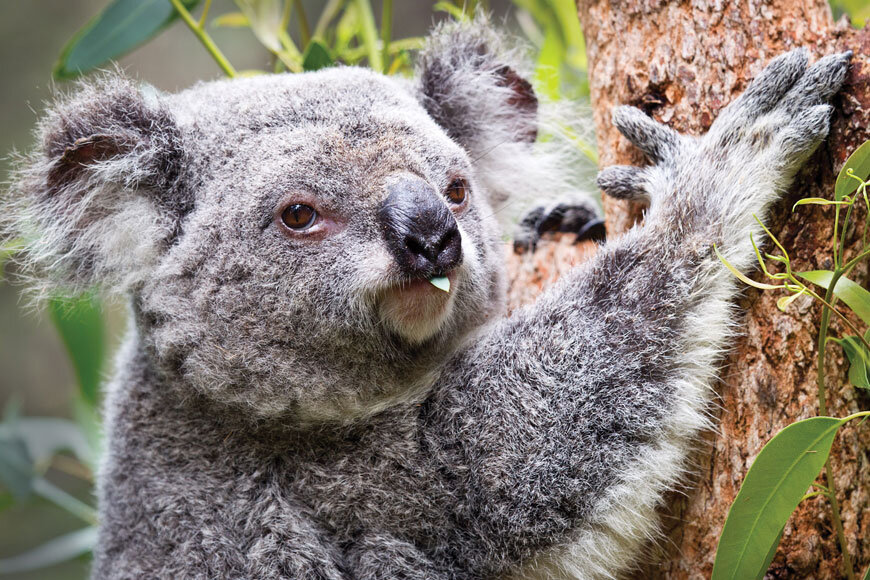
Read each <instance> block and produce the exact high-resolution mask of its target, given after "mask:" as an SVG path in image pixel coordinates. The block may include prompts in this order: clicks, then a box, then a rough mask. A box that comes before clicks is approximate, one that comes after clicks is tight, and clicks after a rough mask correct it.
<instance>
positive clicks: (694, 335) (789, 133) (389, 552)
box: [4, 19, 849, 580]
mask: <svg viewBox="0 0 870 580" xmlns="http://www.w3.org/2000/svg"><path fill="white" fill-rule="evenodd" d="M510 58H511V57H510V56H509V53H506V52H503V51H502V50H501V49H500V48H499V47H498V46H497V43H495V42H494V41H493V33H492V32H491V31H490V30H489V29H488V27H487V24H486V23H485V21H483V20H481V19H478V20H477V21H475V22H473V23H470V24H462V25H459V24H453V25H448V26H444V27H441V28H440V29H438V30H436V32H435V33H434V36H433V39H432V40H431V41H430V43H429V48H428V49H427V50H426V51H425V52H424V54H423V56H422V57H421V61H420V70H419V72H418V76H417V81H416V82H415V83H412V84H409V83H406V82H404V81H398V80H394V79H389V78H385V77H383V76H380V75H377V74H374V73H372V72H367V71H365V70H357V69H352V68H336V69H330V70H325V71H321V72H317V73H310V74H304V75H276V76H268V77H258V78H249V79H244V80H232V81H217V82H212V83H205V84H201V85H198V86H196V87H194V88H192V89H190V90H187V91H184V92H181V93H179V94H175V95H160V94H156V93H154V92H153V91H145V92H143V91H142V90H141V89H140V88H138V87H137V86H136V85H134V84H133V83H131V82H130V81H128V80H126V79H124V78H123V77H121V76H119V75H116V74H115V75H108V76H105V77H103V78H100V79H97V80H93V81H90V82H87V83H85V84H83V85H82V86H81V88H80V89H79V90H78V92H77V93H75V94H74V95H73V96H72V97H69V98H65V99H63V100H61V101H60V102H58V103H57V104H56V106H55V107H54V108H53V109H52V110H50V111H49V113H48V115H47V116H46V118H45V120H44V121H43V122H42V123H41V125H40V128H39V134H40V138H41V140H42V142H41V146H40V148H39V149H38V150H37V151H36V152H35V153H33V154H32V156H31V157H29V158H28V159H27V160H25V161H24V162H23V164H22V166H21V169H20V171H19V173H18V174H17V178H16V182H15V184H14V186H13V188H12V190H11V192H10V194H9V195H8V196H7V198H6V200H5V202H4V209H5V211H6V213H7V214H8V215H10V216H12V217H11V218H9V219H10V224H8V225H11V226H12V228H13V229H14V231H15V232H16V233H19V234H21V235H24V236H26V237H27V238H28V239H29V240H30V242H29V251H28V254H27V257H26V258H25V260H27V262H26V263H25V264H24V265H25V266H27V267H30V268H31V272H32V275H33V276H34V277H36V278H39V279H41V282H40V283H41V284H42V287H43V288H53V287H56V286H61V287H66V288H72V289H81V288H86V287H89V286H91V285H93V284H100V285H101V286H103V287H104V288H107V289H109V290H112V291H114V292H120V293H126V294H127V295H128V296H129V298H130V313H131V320H132V324H131V329H130V332H129V336H128V337H127V340H126V343H125V345H124V347H123V348H122V350H121V352H120V354H119V356H118V360H117V371H116V373H115V376H114V378H113V380H112V381H111V383H110V384H109V387H108V394H107V401H106V408H105V420H106V429H107V439H108V451H107V453H106V456H105V458H104V461H103V464H102V469H101V471H100V474H99V501H100V538H99V546H98V548H97V550H96V555H95V563H94V576H95V577H97V578H153V577H156V578H252V579H253V578H306V579H307V578H317V579H328V580H339V579H357V580H374V579H387V578H399V579H401V578H408V579H410V578H427V579H428V578H431V579H444V580H447V579H465V578H492V577H505V576H510V575H513V576H516V577H525V578H528V577H533V576H536V577H541V578H545V577H546V578H555V577H572V578H611V577H614V576H617V575H619V574H620V572H621V571H623V570H625V569H626V568H627V567H629V566H630V565H631V564H632V563H633V561H634V559H635V558H636V556H637V554H638V551H639V549H640V547H641V546H642V545H643V543H644V542H645V541H646V540H647V539H648V538H649V537H650V536H651V535H653V533H654V531H655V513H654V512H655V507H656V505H657V504H658V503H659V502H660V500H661V496H662V493H663V492H664V491H665V490H666V489H668V488H670V487H672V486H673V485H675V484H676V482H677V481H678V478H679V476H680V473H681V469H682V468H683V464H684V460H685V456H686V453H687V450H688V449H689V447H690V446H691V442H692V440H693V438H694V437H695V436H696V435H697V433H698V431H699V429H702V428H703V427H704V426H705V424H706V420H705V416H704V410H705V405H706V404H707V402H708V400H709V391H710V388H709V386H710V383H711V381H712V380H713V378H714V376H715V368H716V367H715V365H716V362H717V360H718V358H719V356H720V354H721V352H722V350H723V349H724V348H725V347H726V345H727V337H728V335H729V324H730V321H731V320H733V315H732V314H731V311H730V304H731V299H732V297H733V295H734V293H735V287H734V284H733V283H732V279H731V276H730V275H729V273H728V272H727V271H726V270H725V269H724V268H723V267H722V266H721V264H720V263H719V262H718V260H717V259H716V258H715V256H714V255H713V252H712V245H713V244H714V243H716V244H717V245H718V247H719V248H721V251H722V253H723V254H724V256H725V257H726V258H727V259H728V260H729V261H730V262H731V263H732V264H735V265H737V266H738V267H740V268H744V269H745V268H748V267H749V266H750V263H751V258H752V256H753V253H752V249H751V247H750V246H749V240H748V234H749V233H750V232H751V231H754V229H755V225H754V222H753V218H752V214H753V213H755V214H758V215H763V214H764V210H765V208H766V207H767V206H768V205H769V204H770V203H771V202H772V201H774V200H775V199H776V197H777V194H778V193H779V192H781V191H782V190H783V188H785V187H786V186H787V185H788V184H789V182H790V180H791V179H792V177H793V175H794V173H795V171H796V170H797V169H798V167H799V166H800V164H801V163H802V161H803V160H804V159H805V158H806V157H807V156H808V155H809V154H810V153H811V152H812V151H813V150H814V149H815V148H816V146H817V145H818V144H819V143H820V142H821V140H822V139H824V137H825V135H826V134H827V131H828V118H829V116H830V113H831V107H830V106H829V105H827V104H826V102H827V100H828V99H829V98H830V97H831V96H832V95H833V94H834V93H835V92H836V91H837V89H838V88H839V86H840V84H841V82H842V80H843V77H844V74H845V71H846V69H847V67H848V60H849V55H848V54H845V55H838V56H833V57H828V58H825V59H822V60H820V61H819V62H818V63H816V64H815V65H813V66H812V67H810V68H808V69H807V68H806V61H807V57H806V55H805V54H804V53H803V52H801V51H796V52H792V53H789V54H787V55H784V56H782V57H780V58H778V59H776V60H775V61H774V62H773V64H771V65H770V66H769V67H768V68H767V69H766V70H765V71H764V73H762V75H761V76H760V77H759V78H758V79H757V80H756V81H755V82H754V83H753V84H752V85H751V86H750V88H749V89H748V90H747V92H746V93H745V94H744V95H743V96H742V97H741V98H739V99H738V100H737V101H736V102H735V103H733V104H732V105H731V106H729V107H728V108H727V109H726V110H724V111H723V112H722V114H721V116H720V118H719V119H718V120H717V121H716V123H715V124H714V126H713V128H712V130H711V131H710V133H709V134H708V135H706V136H704V137H701V138H691V137H684V136H680V135H678V134H676V133H674V132H673V131H671V130H670V129H667V128H665V127H663V126H661V125H658V124H656V123H654V122H653V121H652V120H650V119H649V118H647V117H645V116H644V115H642V114H641V113H639V112H637V111H634V110H632V109H619V110H617V111H616V115H615V119H614V121H615V123H616V124H617V126H618V127H619V128H620V129H621V130H622V132H623V133H624V134H625V135H626V136H627V137H628V138H630V139H631V140H632V141H633V142H634V143H635V144H636V145H638V146H639V147H640V148H641V149H642V150H643V151H644V152H645V153H646V154H647V155H648V156H649V157H650V158H651V160H652V161H653V165H651V166H649V167H646V168H625V167H623V168H610V169H608V170H605V171H604V172H602V174H601V177H600V184H601V186H602V188H604V189H605V190H606V191H607V192H609V193H613V194H617V195H619V196H621V197H638V196H643V197H647V198H649V199H650V201H651V207H650V210H649V212H648V214H647V219H646V225H645V226H644V227H642V228H635V229H633V230H632V231H630V232H629V233H628V234H626V235H625V236H623V237H622V238H620V239H618V240H615V241H612V242H610V243H608V244H607V245H605V246H603V247H602V248H601V249H600V250H599V251H598V253H597V255H596V256H595V257H594V258H593V259H592V260H590V261H589V262H587V263H586V264H585V265H583V266H582V267H580V268H577V269H576V270H574V271H572V272H570V273H568V274H566V275H565V276H564V277H563V278H562V280H561V281H560V282H559V283H558V284H557V285H556V286H555V287H554V288H552V289H550V290H548V291H547V292H545V293H544V294H543V295H542V296H541V297H540V299H539V300H538V301H537V303H535V304H534V305H532V306H530V307H527V308H524V309H521V310H519V311H517V312H515V313H514V314H513V315H512V316H510V317H508V318H505V317H504V315H503V309H504V304H503V294H504V274H503V265H502V245H501V244H502V242H501V241H500V234H499V230H498V227H497V225H496V223H495V220H494V217H493V213H494V211H495V210H494V207H493V204H494V203H496V202H499V201H500V200H501V199H502V198H504V197H506V196H507V195H509V194H511V193H512V192H513V191H515V190H526V191H531V192H532V193H534V192H536V191H541V190H542V189H548V188H551V187H553V186H554V184H560V183H562V184H564V179H563V175H564V174H559V172H558V164H557V163H554V162H553V160H552V159H549V160H548V159H546V158H545V159H543V160H542V159H541V158H540V157H538V156H537V155H536V154H535V151H534V149H533V148H532V145H531V144H530V140H531V139H533V137H534V133H535V124H534V115H535V108H536V103H535V101H534V96H533V95H532V94H531V93H530V92H529V87H528V85H527V84H524V83H525V81H523V80H522V77H521V76H520V75H519V74H518V72H517V71H520V72H521V69H518V68H517V65H516V64H515V63H512V62H511V61H510ZM551 173H552V175H551ZM456 175H462V176H464V177H465V178H466V179H467V180H468V183H469V184H470V190H471V200H470V202H469V205H468V206H467V207H466V208H465V209H462V210H459V209H456V210H455V211H454V214H455V219H456V222H457V223H458V227H459V230H460V232H461V236H462V254H463V261H462V264H461V266H459V267H458V268H457V269H456V271H455V274H454V279H453V280H452V282H453V288H452V290H451V292H450V294H449V298H447V299H445V300H446V301H445V302H444V304H446V306H444V307H443V308H441V309H433V311H432V313H429V312H428V311H425V308H424V309H423V310H424V312H423V313H422V314H421V313H420V312H408V311H407V309H405V310H403V309H402V308H400V307H397V306H396V304H399V305H400V306H401V305H402V304H404V303H403V302H401V300H399V302H396V300H395V299H394V298H395V296H400V297H402V296H406V295H405V294H402V292H406V290H402V289H401V288H402V285H403V284H406V283H408V282H409V281H408V280H406V279H403V278H402V276H401V275H400V274H399V272H398V271H397V265H396V262H395V260H394V259H393V257H392V256H391V255H390V253H389V251H388V249H387V247H386V244H385V243H384V240H383V235H382V231H381V229H380V226H379V224H378V215H377V208H378V206H379V204H381V202H382V201H383V200H384V199H385V198H386V195H387V194H386V191H387V189H388V188H389V187H391V186H394V185H395V184H396V183H399V180H401V179H415V180H417V183H421V184H424V185H425V187H428V188H429V190H431V192H432V195H433V196H438V195H439V193H438V192H441V191H443V190H444V189H445V188H446V187H447V186H448V184H449V183H450V180H451V179H453V178H454V177H455V176H456ZM421 180H422V181H421ZM438 199H440V197H439V198H438ZM299 200H302V201H304V202H305V203H308V204H312V205H315V206H316V208H317V209H318V211H319V212H320V213H321V214H322V216H323V222H322V223H323V224H325V225H324V226H323V228H322V229H320V230H317V231H318V233H317V234H316V235H315V234H311V235H310V236H308V237H305V236H297V235H295V234H294V235H285V233H284V232H283V231H282V229H281V228H280V227H279V226H278V225H277V222H276V220H275V215H276V211H279V208H281V207H283V206H282V205H281V204H282V203H286V202H288V201H299ZM444 203H446V201H445V202H444ZM391 293H392V294H391ZM391 296H392V298H391ZM427 300H429V299H427ZM421 304H423V306H426V305H428V304H429V303H428V302H425V301H424V302H422V303H421ZM415 317H416V318H415Z"/></svg>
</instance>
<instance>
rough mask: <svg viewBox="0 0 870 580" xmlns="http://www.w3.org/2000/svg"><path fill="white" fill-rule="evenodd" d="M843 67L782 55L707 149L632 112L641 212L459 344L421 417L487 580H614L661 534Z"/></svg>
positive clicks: (629, 125)
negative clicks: (746, 271)
mask: <svg viewBox="0 0 870 580" xmlns="http://www.w3.org/2000/svg"><path fill="white" fill-rule="evenodd" d="M849 57H850V55H848V54H844V55H837V56H832V57H827V58H825V59H822V60H820V61H819V62H818V63H816V64H815V65H813V66H812V67H809V68H807V67H806V56H805V54H804V53H803V52H793V53H789V54H787V55H784V56H783V57H780V58H778V59H776V60H775V61H774V62H773V63H772V64H771V65H770V66H769V67H768V68H767V69H766V70H765V71H764V72H763V73H762V74H761V76H760V77H759V78H758V79H757V80H756V81H755V82H754V83H752V85H750V87H749V88H748V89H747V91H746V93H745V94H744V95H743V96H742V97H741V98H740V99H738V100H737V101H735V102H734V103H733V104H732V105H731V106H730V107H728V108H727V109H726V110H725V111H723V112H722V114H721V116H720V118H719V119H718V120H717V121H716V123H715V124H714V126H713V128H712V129H711V131H710V133H709V134H708V135H706V136H705V137H703V138H700V139H693V138H687V137H682V136H680V135H678V134H677V133H675V132H673V131H671V130H670V129H668V128H666V127H664V126H661V125H658V124H657V123H655V122H653V121H652V120H651V119H649V118H647V117H646V116H645V115H643V114H642V113H641V112H639V111H634V110H628V109H620V110H619V111H618V112H617V115H616V117H615V121H616V124H617V126H618V127H619V129H620V130H621V131H622V132H623V133H624V134H625V135H626V136H627V137H628V138H629V139H631V140H632V142H634V143H635V144H636V145H637V146H638V147H640V148H641V149H642V150H643V151H644V152H645V153H646V154H647V155H648V156H649V157H650V158H651V160H652V161H653V162H654V165H652V166H650V167H647V168H644V169H641V168H626V167H623V168H616V169H608V170H606V171H605V172H603V173H602V175H601V179H600V183H601V185H602V187H604V188H605V189H606V190H607V191H609V192H611V193H617V194H619V195H621V196H623V197H626V196H640V195H642V196H644V197H648V198H649V199H650V202H651V207H650V211H649V212H648V214H647V218H646V225H645V226H644V227H642V228H635V229H633V230H631V231H630V232H629V233H628V234H626V235H625V236H623V237H622V238H619V239H618V240H616V241H614V242H611V243H608V244H607V245H605V246H604V247H602V248H601V249H600V250H599V252H598V253H597V255H596V256H595V257H594V258H593V259H591V260H590V261H589V262H587V263H585V264H584V265H583V266H581V267H580V268H578V269H577V270H574V271H572V272H570V273H569V274H568V275H566V276H565V277H563V279H562V280H560V282H559V283H558V284H557V285H556V286H555V287H554V288H552V289H551V290H550V291H548V292H546V293H545V294H544V295H543V296H542V297H541V298H540V299H539V300H538V302H537V303H536V304H534V305H532V306H531V307H528V308H525V309H521V310H518V311H516V312H515V313H514V315H513V316H512V317H511V318H509V319H507V320H505V321H502V322H501V323H499V324H497V325H495V326H494V327H493V328H491V329H490V330H489V331H488V332H487V333H486V334H484V335H482V336H480V337H478V338H477V339H476V340H475V341H474V342H473V343H470V344H469V346H468V347H467V349H466V350H465V352H463V353H462V354H461V355H459V356H457V357H456V358H455V359H454V360H453V362H452V363H451V365H449V367H448V368H447V370H446V371H445V373H444V375H443V378H442V382H441V383H440V384H439V385H438V388H437V390H436V391H435V393H434V394H433V396H432V397H431V399H430V400H429V401H427V403H426V404H425V405H424V407H423V408H422V409H421V421H422V422H423V425H424V441H425V445H426V448H427V449H428V450H430V452H431V453H432V455H433V456H434V458H435V460H436V461H437V462H438V464H439V465H440V466H441V468H440V469H441V473H442V474H443V477H444V485H445V486H452V487H453V488H454V489H455V490H456V491H455V494H456V497H459V498H462V501H460V502H459V507H458V508H457V513H456V514H455V518H456V519H457V521H458V522H459V525H458V526H457V527H458V528H459V529H464V530H466V531H467V533H465V534H462V535H458V536H457V539H456V541H455V543H456V550H457V553H458V554H460V555H461V556H460V557H462V558H464V559H465V561H466V563H467V566H468V567H469V569H471V570H474V571H475V573H479V574H481V575H486V574H496V573H505V572H508V571H512V572H514V573H516V574H517V576H518V577H523V578H529V577H536V575H537V577H546V578H553V577H556V578H558V577H572V578H612V577H615V576H618V575H619V573H620V571H622V570H624V569H625V568H626V567H627V566H629V565H630V564H631V563H632V561H633V559H634V558H636V557H637V554H638V552H639V550H640V547H641V545H642V544H643V542H645V541H646V540H647V539H648V538H649V537H650V536H652V535H654V533H655V528H656V518H655V507H656V505H657V504H658V503H659V502H660V501H661V498H662V494H663V493H664V491H666V490H667V489H669V488H671V487H673V486H674V485H676V484H677V482H678V478H679V476H680V474H681V471H682V470H683V469H684V463H685V458H686V455H687V452H688V451H689V449H690V446H691V445H692V441H693V439H694V438H695V437H696V436H697V434H698V432H699V430H700V429H702V428H704V426H705V425H707V423H708V421H707V419H706V417H705V409H706V405H707V403H708V401H709V399H710V393H711V383H712V381H713V380H714V377H715V376H716V371H717V364H718V363H719V361H720V358H721V355H722V352H723V350H724V349H725V348H727V346H728V337H729V335H730V333H731V331H730V326H731V325H732V324H733V321H734V314H733V312H732V309H733V306H732V299H733V297H734V295H735V293H736V285H735V283H734V280H733V277H732V276H731V275H730V273H729V272H728V271H727V270H726V269H725V268H724V267H723V265H722V264H721V263H720V262H719V261H718V259H717V258H716V257H715V255H714V253H713V250H712V246H713V244H714V243H715V244H716V245H717V247H719V248H721V251H722V253H723V254H724V255H725V256H726V257H727V258H728V259H729V261H731V262H732V263H734V264H737V265H738V266H739V267H744V268H745V267H747V266H748V265H749V264H750V263H751V261H752V258H753V251H752V247H751V245H750V242H749V237H748V236H749V234H750V232H752V231H754V229H755V227H756V226H755V225H754V219H753V217H752V214H753V213H755V214H757V215H758V216H759V217H762V216H763V214H764V210H765V208H766V207H767V206H768V205H769V203H771V202H772V201H774V200H775V199H776V197H777V195H778V194H779V193H780V192H781V191H782V190H783V189H784V188H785V187H786V186H788V184H789V183H790V181H791V179H792V178H793V176H794V174H795V172H796V171H797V169H798V168H799V166H800V164H801V163H802V162H803V161H804V160H805V159H806V158H807V157H808V156H809V155H810V154H811V153H812V151H813V150H814V149H815V148H816V147H817V146H818V144H819V143H820V142H821V140H822V139H823V138H824V137H825V135H826V134H827V131H828V118H829V116H830V113H831V107H830V106H829V105H828V104H827V100H828V99H830V98H831V96H832V95H833V94H834V93H835V92H836V91H837V90H838V88H839V87H840V85H841V83H842V81H843V78H844V76H845V72H846V70H847V68H848V61H849Z"/></svg>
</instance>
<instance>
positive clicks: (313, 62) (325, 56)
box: [302, 39, 335, 71]
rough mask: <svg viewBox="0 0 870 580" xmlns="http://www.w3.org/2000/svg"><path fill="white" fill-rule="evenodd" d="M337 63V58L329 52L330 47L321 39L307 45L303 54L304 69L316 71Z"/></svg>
mask: <svg viewBox="0 0 870 580" xmlns="http://www.w3.org/2000/svg"><path fill="white" fill-rule="evenodd" d="M333 64H335V59H334V58H332V55H331V54H330V53H329V49H328V48H327V47H326V45H324V44H323V43H322V42H320V41H319V40H316V39H315V40H312V41H311V42H309V43H308V46H306V47H305V53H304V54H303V55H302V70H305V71H315V70H320V69H322V68H327V67H330V66H332V65H333Z"/></svg>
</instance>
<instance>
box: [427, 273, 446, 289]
mask: <svg viewBox="0 0 870 580" xmlns="http://www.w3.org/2000/svg"><path fill="white" fill-rule="evenodd" d="M429 283H430V284H432V285H433V286H435V287H436V288H438V289H439V290H443V291H444V292H450V279H449V278H448V277H447V276H437V277H435V278H430V279H429Z"/></svg>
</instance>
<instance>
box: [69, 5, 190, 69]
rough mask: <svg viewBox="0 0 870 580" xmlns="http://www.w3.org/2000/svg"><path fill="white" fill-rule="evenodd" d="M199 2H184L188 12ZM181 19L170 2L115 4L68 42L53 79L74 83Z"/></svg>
mask: <svg viewBox="0 0 870 580" xmlns="http://www.w3.org/2000/svg"><path fill="white" fill-rule="evenodd" d="M199 2H200V0H182V4H183V5H184V6H185V8H187V9H188V10H191V9H193V8H194V7H195V6H196V5H197V4H199ZM176 18H178V12H176V10H175V8H174V7H173V6H172V4H171V3H170V2H169V0H113V1H112V2H111V3H109V5H108V6H106V8H104V9H103V11H102V12H100V13H99V14H97V15H96V16H95V17H94V18H93V19H92V20H91V21H90V22H88V23H87V24H86V25H85V26H84V27H83V28H81V29H80V30H79V31H78V32H77V33H76V34H75V36H73V37H72V39H70V41H69V42H67V44H66V46H65V47H64V48H63V50H62V51H61V54H60V57H59V58H58V61H57V63H56V64H55V65H54V77H55V78H57V79H71V78H75V77H77V76H79V75H81V74H83V73H86V72H88V71H90V70H93V69H95V68H97V67H99V66H101V65H104V64H106V63H107V62H108V61H110V60H112V59H115V58H118V57H120V56H122V55H124V54H126V53H128V52H129V51H131V50H133V49H134V48H136V47H137V46H139V45H140V44H142V43H144V42H146V41H147V40H149V39H150V38H152V37H153V36H155V35H156V34H157V33H159V32H160V31H162V30H163V29H164V28H166V27H167V26H168V25H170V24H171V23H172V22H173V21H175V19H176Z"/></svg>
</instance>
